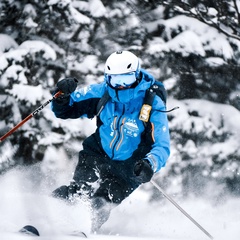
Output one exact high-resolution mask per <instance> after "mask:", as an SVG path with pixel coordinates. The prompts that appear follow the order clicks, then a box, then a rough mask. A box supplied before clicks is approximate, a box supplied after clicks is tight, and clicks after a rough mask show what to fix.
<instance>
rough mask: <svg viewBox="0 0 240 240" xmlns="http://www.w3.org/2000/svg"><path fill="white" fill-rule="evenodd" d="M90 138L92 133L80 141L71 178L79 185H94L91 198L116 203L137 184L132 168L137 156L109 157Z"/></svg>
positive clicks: (92, 137)
mask: <svg viewBox="0 0 240 240" xmlns="http://www.w3.org/2000/svg"><path fill="white" fill-rule="evenodd" d="M94 138H95V136H94V135H92V136H90V137H89V138H87V139H86V140H85V141H84V143H83V150H82V151H80V152H79V161H78V164H77V166H76V169H75V172H74V176H73V179H74V180H75V182H76V183H77V184H78V185H79V186H81V185H82V184H87V185H88V186H89V185H90V186H93V185H96V186H97V189H91V190H92V192H93V193H92V195H91V198H92V199H94V198H102V199H104V200H105V201H106V202H108V203H115V204H119V203H121V202H122V201H123V200H124V199H125V198H126V197H128V196H129V195H130V194H131V193H132V192H133V191H134V190H135V189H136V188H137V187H138V186H139V185H140V184H141V183H139V182H138V181H137V178H136V176H135V175H134V171H133V169H134V165H135V163H136V161H137V160H139V159H135V158H133V157H132V158H129V159H127V160H124V161H117V160H112V159H110V158H109V157H108V156H107V155H106V153H105V152H104V151H103V149H102V148H101V146H99V142H97V141H96V139H94ZM91 143H92V144H91ZM94 143H95V144H94ZM93 183H96V184H93Z"/></svg>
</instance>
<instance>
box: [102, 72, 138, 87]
mask: <svg viewBox="0 0 240 240" xmlns="http://www.w3.org/2000/svg"><path fill="white" fill-rule="evenodd" d="M105 77H106V81H107V83H108V85H110V86H111V87H112V88H114V89H119V90H121V89H127V88H131V87H132V85H133V84H134V83H135V82H136V75H135V72H130V73H124V74H105Z"/></svg>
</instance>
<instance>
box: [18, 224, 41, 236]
mask: <svg viewBox="0 0 240 240" xmlns="http://www.w3.org/2000/svg"><path fill="white" fill-rule="evenodd" d="M19 232H20V233H25V234H29V235H34V236H40V234H39V232H38V230H37V229H36V228H35V227H34V226H32V225H26V226H24V227H23V228H21V229H20V230H19Z"/></svg>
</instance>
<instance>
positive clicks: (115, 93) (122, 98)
mask: <svg viewBox="0 0 240 240" xmlns="http://www.w3.org/2000/svg"><path fill="white" fill-rule="evenodd" d="M141 74H142V79H141V81H140V83H139V84H138V85H137V86H136V87H135V88H128V89H124V90H116V89H113V88H111V87H110V86H107V90H108V93H109V95H110V97H111V98H112V99H113V100H114V101H115V102H121V103H123V104H125V103H129V102H130V101H131V100H133V99H136V98H139V97H144V96H145V91H146V90H147V89H148V88H150V86H151V85H152V84H153V83H154V82H155V79H154V78H153V76H152V75H151V74H149V73H148V72H147V71H146V70H143V69H141Z"/></svg>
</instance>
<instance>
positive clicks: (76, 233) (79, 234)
mask: <svg viewBox="0 0 240 240" xmlns="http://www.w3.org/2000/svg"><path fill="white" fill-rule="evenodd" d="M69 235H70V236H77V237H82V238H87V234H86V233H84V232H81V231H74V232H72V233H70V234H69Z"/></svg>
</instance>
